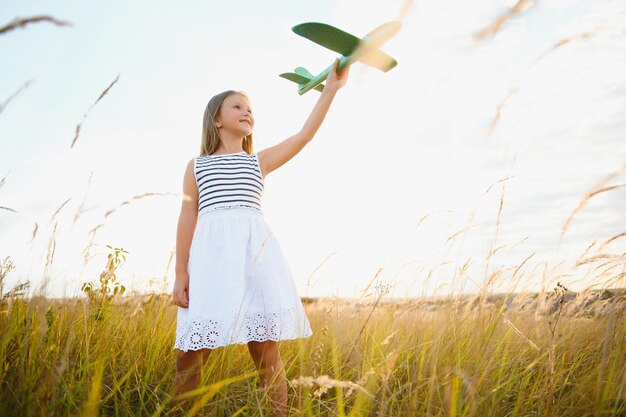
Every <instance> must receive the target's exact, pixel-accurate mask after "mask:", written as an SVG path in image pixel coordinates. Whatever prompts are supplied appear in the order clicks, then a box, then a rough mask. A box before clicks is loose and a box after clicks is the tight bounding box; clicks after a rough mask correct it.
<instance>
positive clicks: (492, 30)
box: [474, 0, 535, 41]
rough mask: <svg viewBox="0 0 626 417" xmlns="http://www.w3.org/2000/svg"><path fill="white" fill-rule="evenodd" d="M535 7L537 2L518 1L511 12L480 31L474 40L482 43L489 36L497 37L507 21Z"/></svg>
mask: <svg viewBox="0 0 626 417" xmlns="http://www.w3.org/2000/svg"><path fill="white" fill-rule="evenodd" d="M533 6H535V2H534V1H533V0H518V1H517V3H515V5H513V7H511V9H510V10H508V11H507V12H506V13H504V14H502V15H500V16H498V18H497V19H496V20H494V21H493V22H491V23H490V24H489V25H487V26H486V27H484V28H483V29H481V30H479V31H478V32H477V33H476V34H475V35H474V40H475V41H482V40H483V39H484V38H486V37H487V36H489V35H491V36H495V35H496V33H498V32H499V31H500V29H501V28H502V25H503V24H504V23H505V22H506V21H507V20H509V19H511V18H513V17H515V16H517V15H518V14H521V13H522V12H525V11H527V10H528V9H530V8H531V7H533Z"/></svg>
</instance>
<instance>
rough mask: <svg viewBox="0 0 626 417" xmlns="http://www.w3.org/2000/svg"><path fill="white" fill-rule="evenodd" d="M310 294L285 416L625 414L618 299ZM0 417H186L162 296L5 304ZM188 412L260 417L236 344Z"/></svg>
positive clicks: (291, 353) (213, 367)
mask: <svg viewBox="0 0 626 417" xmlns="http://www.w3.org/2000/svg"><path fill="white" fill-rule="evenodd" d="M383 294H384V292H380V293H379V296H378V298H377V299H375V300H370V301H367V302H366V301H361V302H357V301H354V300H352V301H350V300H341V299H318V300H315V299H305V300H303V301H304V303H305V308H306V311H307V314H308V316H309V319H310V322H311V326H312V328H313V329H314V334H313V336H311V337H310V338H308V339H297V340H289V341H283V342H281V356H282V358H283V363H284V364H285V367H286V374H287V378H288V381H289V382H288V385H289V407H290V413H289V415H302V416H346V415H349V416H361V415H362V416H367V415H376V416H420V415H425V416H438V415H439V416H456V415H459V416H461V415H463V416H592V415H602V416H622V415H624V413H625V412H626V404H625V403H624V394H625V389H626V374H625V372H624V369H625V357H624V356H625V354H624V346H626V320H625V315H624V311H625V307H626V303H625V301H626V297H625V292H624V290H604V291H596V292H594V291H588V292H585V293H581V294H575V293H571V292H568V291H565V289H563V288H562V287H560V286H559V287H557V288H556V289H555V291H551V292H548V293H544V294H519V295H517V296H514V295H513V294H510V295H508V296H507V295H504V294H500V295H495V296H488V295H482V296H481V295H480V294H479V295H476V296H473V297H465V298H447V299H438V300H427V299H423V300H416V301H412V302H402V303H401V302H392V301H388V300H385V301H383V298H382V295H383ZM3 302H4V304H3V306H2V311H1V314H0V331H1V333H2V339H1V340H2V344H1V348H0V360H1V366H2V377H1V380H0V384H1V390H0V393H1V394H0V395H1V397H0V409H1V410H2V415H3V416H18V415H24V416H30V415H33V416H34V415H55V416H64V415H80V416H96V415H111V416H113V415H116V416H124V415H128V416H139V415H146V416H168V415H181V413H180V410H177V408H176V407H175V406H174V404H175V401H174V398H173V396H172V394H171V393H172V386H173V382H174V375H175V351H174V350H172V346H173V341H174V334H175V319H176V315H175V313H176V308H177V307H176V306H175V305H173V304H172V303H171V296H170V295H169V294H152V295H148V296H143V297H116V298H112V299H111V301H109V302H104V303H103V304H97V303H90V302H89V301H88V300H86V299H68V300H52V299H46V298H43V297H33V298H32V299H30V300H28V299H23V298H21V297H17V296H14V297H5V299H4V300H3ZM202 378H203V379H202V383H201V385H200V388H199V389H198V390H197V392H196V393H195V395H194V397H193V400H194V402H195V406H194V407H193V408H192V409H191V410H189V412H188V413H187V414H186V415H207V416H234V415H245V416H257V415H258V416H261V415H268V414H266V413H264V410H266V408H264V406H265V404H266V400H267V398H268V396H267V395H265V392H264V390H263V389H262V388H260V387H259V378H258V375H257V374H256V372H255V368H254V365H253V363H252V361H251V359H250V357H249V354H248V351H247V349H246V346H245V345H232V346H228V347H226V348H218V349H216V350H214V352H213V353H212V356H211V357H210V358H209V360H208V361H207V363H206V364H205V367H204V368H203V376H202Z"/></svg>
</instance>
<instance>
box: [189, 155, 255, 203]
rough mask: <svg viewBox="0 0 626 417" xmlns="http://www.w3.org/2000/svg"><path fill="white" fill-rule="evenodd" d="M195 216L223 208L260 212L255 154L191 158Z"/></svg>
mask: <svg viewBox="0 0 626 417" xmlns="http://www.w3.org/2000/svg"><path fill="white" fill-rule="evenodd" d="M194 173H195V175H196V184H197V185H198V214H201V213H203V212H205V211H209V210H216V209H222V208H227V207H249V208H252V209H256V210H259V211H261V197H262V196H263V186H264V184H263V177H262V176H261V166H260V165H259V159H258V155H257V154H256V153H252V154H248V153H247V152H243V151H242V152H239V153H233V154H224V155H203V156H197V157H195V158H194Z"/></svg>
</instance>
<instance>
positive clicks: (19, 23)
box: [0, 15, 73, 35]
mask: <svg viewBox="0 0 626 417" xmlns="http://www.w3.org/2000/svg"><path fill="white" fill-rule="evenodd" d="M39 22H50V23H53V24H55V25H57V26H73V25H72V23H71V22H67V21H65V20H59V19H57V18H55V17H52V16H47V15H42V16H32V17H24V18H22V17H16V18H15V19H13V20H12V21H11V22H9V23H8V24H7V25H5V26H2V27H0V35H3V34H5V33H7V32H10V31H12V30H15V29H17V28H22V27H24V26H26V25H28V24H31V23H39Z"/></svg>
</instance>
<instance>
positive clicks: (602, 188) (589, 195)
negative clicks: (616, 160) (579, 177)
mask: <svg viewBox="0 0 626 417" xmlns="http://www.w3.org/2000/svg"><path fill="white" fill-rule="evenodd" d="M624 172H626V164H624V165H623V166H622V167H621V168H619V169H618V170H616V171H614V172H612V173H610V174H609V175H607V176H606V177H604V178H603V179H602V180H600V182H599V183H598V184H596V186H595V187H593V188H592V189H591V191H589V192H587V194H585V196H584V197H583V199H582V200H581V202H580V203H579V204H578V207H576V208H575V209H574V211H572V213H571V214H570V215H569V217H568V218H567V220H566V221H565V223H564V224H563V227H562V230H561V237H562V236H563V235H565V232H567V229H568V228H569V226H570V224H571V223H572V220H573V219H574V216H575V215H576V214H577V213H578V212H580V211H581V210H582V209H583V208H585V206H586V205H587V203H589V200H591V198H592V197H593V196H596V195H598V194H600V193H603V192H606V191H611V190H615V189H617V188H621V187H624V186H626V184H618V185H613V186H609V187H605V186H604V185H605V184H606V183H607V182H609V181H610V180H612V179H613V178H615V177H617V176H619V175H621V174H622V173H624Z"/></svg>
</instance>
